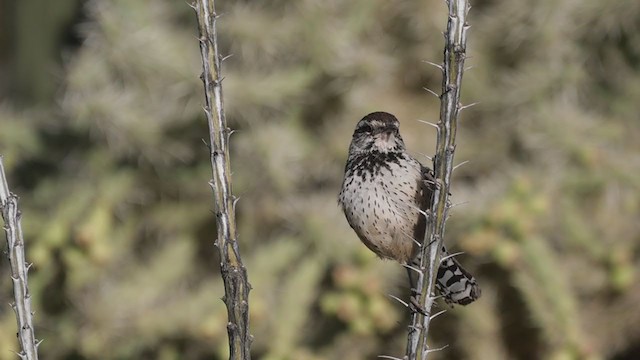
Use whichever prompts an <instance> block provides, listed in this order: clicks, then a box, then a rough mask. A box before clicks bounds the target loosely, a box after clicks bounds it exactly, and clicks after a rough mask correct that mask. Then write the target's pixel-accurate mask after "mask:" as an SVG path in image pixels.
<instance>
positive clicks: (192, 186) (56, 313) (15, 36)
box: [0, 0, 640, 360]
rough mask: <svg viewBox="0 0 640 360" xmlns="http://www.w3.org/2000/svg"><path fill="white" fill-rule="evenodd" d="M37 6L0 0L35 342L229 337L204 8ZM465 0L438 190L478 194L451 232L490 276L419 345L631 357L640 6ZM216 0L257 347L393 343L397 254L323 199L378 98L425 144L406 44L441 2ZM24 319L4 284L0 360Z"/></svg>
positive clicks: (402, 316) (136, 348)
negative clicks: (463, 49)
mask: <svg viewBox="0 0 640 360" xmlns="http://www.w3.org/2000/svg"><path fill="white" fill-rule="evenodd" d="M29 3H30V2H16V3H14V4H12V5H11V6H9V5H7V3H6V2H5V3H4V4H2V5H3V6H4V9H9V10H11V11H13V12H15V14H21V15H20V16H16V17H15V18H12V19H13V21H11V22H5V23H4V25H3V33H2V36H1V37H0V38H1V39H2V41H1V42H0V46H2V47H3V49H2V51H1V52H2V53H3V54H4V55H3V56H2V59H3V61H2V62H1V63H0V76H1V77H2V78H3V79H6V80H7V82H5V84H4V85H3V86H2V87H1V88H0V91H2V93H3V95H5V96H4V100H2V101H0V153H1V154H3V155H4V156H5V162H6V165H7V166H8V171H9V175H10V181H11V185H12V188H13V191H14V192H16V193H18V194H19V195H20V196H21V206H22V209H23V212H24V218H23V227H24V229H25V232H26V235H27V236H26V238H27V250H28V256H29V260H30V261H33V262H34V270H33V271H32V273H31V277H30V279H29V280H30V286H31V291H32V294H33V299H34V308H35V309H37V313H36V317H35V321H36V323H37V329H36V335H37V337H38V338H44V340H45V341H44V343H43V344H42V346H41V348H40V353H41V356H42V358H47V359H69V360H71V359H161V360H170V359H211V358H214V359H222V358H225V356H226V353H227V349H226V348H227V343H226V341H227V340H226V327H225V326H226V311H225V308H224V306H223V303H222V301H220V300H219V298H220V297H221V296H222V295H223V293H222V291H223V289H222V286H221V281H220V279H219V273H218V258H217V254H216V252H215V249H214V247H213V241H214V238H215V236H216V232H215V224H214V223H215V221H214V218H213V216H212V214H211V212H210V209H211V207H212V204H213V203H212V198H211V194H210V189H209V187H208V185H207V181H208V179H209V178H210V168H209V162H208V158H207V151H206V147H205V146H204V145H203V144H202V142H201V138H207V135H206V134H207V126H206V122H205V120H204V117H203V112H202V109H201V105H202V103H203V94H202V84H201V83H200V80H199V79H198V75H199V74H200V58H199V50H198V43H197V40H196V33H197V30H196V26H195V16H194V15H193V14H192V13H191V9H190V8H189V7H188V6H187V5H186V4H185V3H184V2H181V1H177V2H176V1H169V0H135V1H131V0H110V1H106V0H105V1H88V2H86V3H83V4H82V7H80V6H79V5H78V3H77V1H73V0H68V1H59V3H61V4H63V3H64V6H65V9H66V10H64V11H63V10H60V12H56V13H54V14H50V16H49V18H50V21H49V22H48V23H47V24H49V26H50V27H51V28H49V32H45V33H43V32H42V31H41V30H38V29H37V28H36V27H34V26H32V25H29V24H31V22H32V18H31V16H29V15H34V14H39V15H38V16H42V14H44V13H42V12H40V10H42V9H44V8H43V7H41V6H45V3H46V1H39V3H40V6H39V7H35V8H34V7H33V4H30V5H27V4H29ZM36 3H38V2H36ZM472 4H473V5H474V7H473V9H472V11H471V14H470V22H471V24H472V26H473V27H472V28H471V31H470V40H469V45H470V49H469V51H468V54H469V55H470V59H469V60H468V61H467V63H468V64H469V65H473V66H474V68H473V69H472V70H469V71H468V72H467V73H466V74H465V80H464V91H463V94H464V100H465V101H466V102H467V103H470V102H476V101H479V102H480V105H477V106H475V107H473V108H470V109H468V110H465V111H464V112H463V114H462V122H461V124H460V131H459V138H458V139H459V140H458V152H457V160H458V161H460V162H461V161H464V160H470V163H469V164H466V165H464V166H462V167H460V168H459V169H457V170H456V173H455V176H454V190H453V195H454V202H465V201H468V202H469V203H468V204H467V205H464V206H459V207H456V208H455V209H454V211H453V213H452V216H451V218H450V220H449V222H448V227H447V240H446V241H447V243H448V244H450V247H452V248H454V249H456V250H461V251H464V252H466V253H467V255H464V256H462V257H461V260H462V261H463V262H465V263H466V264H467V266H468V267H469V268H470V269H471V270H472V271H473V272H474V273H476V274H477V275H478V277H479V281H480V283H481V285H482V287H483V297H482V298H481V300H480V301H478V302H477V303H474V304H473V305H471V306H469V307H466V308H456V309H454V310H452V311H449V312H448V313H447V314H445V315H443V316H441V317H440V318H438V320H436V321H435V323H434V325H433V326H434V327H433V331H432V337H433V343H434V346H437V345H443V344H449V345H450V347H449V348H448V349H447V350H446V351H443V352H440V353H437V354H435V355H434V359H558V360H564V359H604V358H607V359H618V360H623V359H637V358H639V357H640V346H638V344H639V343H640V307H638V306H637V304H638V302H640V285H638V281H637V278H638V270H639V269H640V221H638V219H639V218H640V191H639V190H640V143H639V142H638V141H637V139H638V138H639V137H640V120H639V115H638V114H640V101H639V99H640V2H633V1H625V0H611V1H603V0H586V1H585V0H583V1H561V2H558V1H537V2H531V1H523V0H518V1H507V0H483V1H472ZM74 8H77V9H76V10H73V9H74ZM218 8H219V9H220V10H222V12H224V13H225V15H224V17H223V18H222V19H221V21H219V26H220V29H219V30H220V41H221V46H222V49H223V51H224V52H225V53H232V54H233V55H234V56H233V57H232V58H231V59H229V60H228V61H227V62H226V63H225V68H224V72H225V76H226V80H225V83H224V91H225V100H226V109H227V117H228V119H229V121H230V125H231V126H232V128H234V129H237V130H238V131H237V133H236V134H234V135H233V136H232V138H231V146H232V154H231V155H232V167H233V170H234V174H233V180H234V192H235V194H237V195H239V196H240V198H241V200H240V202H239V205H238V214H237V215H238V220H239V239H240V243H241V246H242V254H243V256H244V260H245V264H246V266H247V268H248V272H249V280H250V282H251V284H252V285H253V288H254V289H253V291H252V292H251V325H252V333H253V334H254V336H255V342H254V344H253V351H254V357H255V358H257V359H274V360H275V359H302V360H319V359H370V358H374V357H375V356H376V355H379V354H386V355H400V354H402V353H403V351H404V344H405V338H406V333H405V331H406V325H407V320H408V315H407V313H406V311H405V310H404V309H403V308H402V306H401V305H399V304H398V303H396V302H395V301H393V300H391V299H390V298H389V297H388V296H387V294H394V295H396V296H399V297H401V298H404V297H406V295H407V290H406V286H405V282H406V280H405V273H404V270H403V269H402V268H401V267H400V266H399V265H397V264H394V263H390V262H383V261H379V260H377V259H376V258H375V257H374V256H373V255H372V254H370V253H369V252H368V250H366V249H365V248H364V246H362V245H361V244H360V243H359V241H358V240H357V238H356V236H355V234H354V233H353V232H352V231H351V230H350V229H349V227H348V225H347V224H346V221H345V220H344V219H343V217H342V215H341V213H340V211H339V209H338V207H337V205H336V195H337V192H338V189H339V186H340V182H341V176H342V170H343V166H344V162H345V157H346V151H347V147H348V144H349V141H350V136H351V131H352V129H353V127H354V124H355V122H356V121H357V120H359V119H360V118H361V117H362V116H363V115H365V114H366V113H368V112H371V111H375V110H384V111H389V112H392V113H395V114H396V115H397V116H398V117H399V118H400V120H401V122H402V132H403V134H404V137H405V141H406V142H407V144H408V147H409V148H410V149H411V150H413V151H414V153H415V154H416V156H418V157H420V158H422V159H424V162H425V163H428V160H427V159H426V158H424V157H422V155H420V153H426V154H430V153H431V152H432V151H433V149H434V143H435V134H434V133H433V132H432V130H431V129H430V128H428V127H426V126H424V125H422V124H420V123H418V122H417V121H415V120H416V119H430V120H433V119H436V118H437V116H438V108H439V103H438V100H437V99H436V98H433V97H431V96H430V95H429V94H428V93H426V92H425V91H424V90H422V87H423V86H428V87H431V88H432V89H434V90H437V89H438V88H439V86H440V85H439V84H440V75H439V73H438V72H437V70H436V69H435V68H433V67H430V66H429V65H427V64H424V63H422V62H421V60H423V59H426V60H430V61H434V62H438V61H440V59H441V51H442V50H441V49H442V36H441V34H440V32H441V31H442V29H443V27H444V24H445V20H446V19H445V7H444V5H443V4H442V2H441V1H436V0H429V1H420V2H417V1H415V2H409V1H395V0H394V1H382V0H352V1H346V0H328V1H322V2H320V1H312V0H297V1H284V0H271V1H262V2H255V1H235V2H223V1H219V2H218ZM63 13H64V15H63ZM74 13H76V15H74V16H75V20H72V21H70V20H68V19H67V18H68V17H69V16H70V14H74ZM5 14H6V13H5ZM4 17H7V16H6V15H4ZM64 19H67V20H64ZM7 34H8V35H7ZM56 34H58V35H56ZM60 34H67V35H66V37H65V36H62V35H60ZM69 34H71V35H69ZM7 39H9V40H7ZM25 49H36V50H38V51H39V52H38V53H34V52H33V51H27V50H25ZM45 53H46V54H45ZM7 54H8V55H7ZM25 69H27V71H26V72H25ZM20 89H27V90H25V91H20ZM29 89H30V90H29ZM47 89H55V91H48V90H47ZM2 269H3V270H2V276H1V277H0V285H1V289H2V296H3V299H5V303H6V302H9V301H10V299H11V282H10V278H9V273H8V268H7V265H6V261H5V266H4V267H3V268H2ZM15 333H16V329H15V318H14V314H13V312H12V311H11V310H10V308H9V307H8V306H7V307H5V308H3V310H0V349H5V350H7V351H0V359H13V358H15V355H13V354H12V353H11V352H9V351H8V350H10V349H14V350H15V349H17V346H18V345H17V342H16V337H15Z"/></svg>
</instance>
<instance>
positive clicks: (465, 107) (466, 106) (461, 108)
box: [458, 101, 480, 112]
mask: <svg viewBox="0 0 640 360" xmlns="http://www.w3.org/2000/svg"><path fill="white" fill-rule="evenodd" d="M478 104H480V102H479V101H477V102H474V103H471V104H469V105H464V106H460V107H458V112H460V111H462V110H464V109H468V108H470V107H472V106H475V105H478Z"/></svg>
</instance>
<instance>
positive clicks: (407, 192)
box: [338, 112, 480, 305]
mask: <svg viewBox="0 0 640 360" xmlns="http://www.w3.org/2000/svg"><path fill="white" fill-rule="evenodd" d="M399 126H400V123H399V122H398V119H396V117H395V116H393V115H391V114H389V113H386V112H374V113H371V114H369V115H367V116H365V117H364V118H362V120H360V121H359V122H358V124H357V125H356V129H355V131H354V133H353V138H352V139H351V145H350V146H349V157H348V159H347V165H346V167H345V174H344V181H343V183H342V189H341V190H340V194H339V195H338V203H339V204H340V206H341V207H342V209H343V211H344V214H345V216H346V218H347V221H348V222H349V225H351V227H352V228H353V230H355V232H356V234H357V235H358V237H359V238H360V240H361V241H362V242H363V243H364V244H365V245H366V246H367V247H368V248H369V249H371V251H373V252H374V253H376V254H377V255H378V256H379V257H381V258H383V259H393V260H396V261H398V262H400V263H402V264H411V263H412V262H414V261H417V260H416V257H417V255H418V253H419V246H418V245H417V243H421V242H422V241H423V239H424V232H425V223H426V221H425V217H424V216H423V215H421V214H420V210H425V209H427V208H428V207H429V206H430V203H431V197H432V195H433V190H432V188H431V186H433V185H432V182H431V181H430V180H429V179H433V177H432V174H431V170H430V169H429V168H427V167H425V166H423V165H422V164H420V162H419V161H418V160H416V159H414V158H413V157H412V156H411V155H409V153H407V150H406V148H405V145H404V141H403V140H402V137H401V136H400V133H399ZM430 184H431V185H430ZM442 251H443V254H442V257H443V258H445V257H446V256H447V255H448V253H447V250H446V248H444V247H443V248H442ZM409 275H410V278H411V272H410V274H409ZM411 281H412V287H413V286H415V284H413V282H414V281H415V279H411ZM436 288H437V289H438V291H439V292H440V294H441V295H442V296H443V297H444V299H445V301H446V302H447V303H454V304H461V305H467V304H470V303H472V302H473V301H475V300H476V299H477V298H478V297H480V288H479V287H478V284H477V282H476V280H475V278H474V277H473V276H472V275H471V274H470V273H469V272H467V271H466V270H465V269H463V268H462V266H460V264H459V263H458V262H457V261H456V260H455V259H454V258H453V257H450V258H445V260H444V261H442V262H441V264H440V268H439V269H438V274H437V281H436Z"/></svg>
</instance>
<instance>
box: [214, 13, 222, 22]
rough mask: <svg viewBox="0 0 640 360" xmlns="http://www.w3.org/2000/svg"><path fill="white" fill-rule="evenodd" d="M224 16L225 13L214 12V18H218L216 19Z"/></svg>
mask: <svg viewBox="0 0 640 360" xmlns="http://www.w3.org/2000/svg"><path fill="white" fill-rule="evenodd" d="M223 16H224V13H220V14H218V13H215V14H213V18H214V19H216V20H218V19H220V18H221V17H223Z"/></svg>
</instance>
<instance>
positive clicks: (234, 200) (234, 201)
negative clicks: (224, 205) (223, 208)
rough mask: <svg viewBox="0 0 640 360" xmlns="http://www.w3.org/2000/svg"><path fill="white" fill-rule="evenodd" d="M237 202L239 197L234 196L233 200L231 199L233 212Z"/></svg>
mask: <svg viewBox="0 0 640 360" xmlns="http://www.w3.org/2000/svg"><path fill="white" fill-rule="evenodd" d="M238 200H240V197H239V196H234V199H233V211H235V210H236V204H237V203H238Z"/></svg>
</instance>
